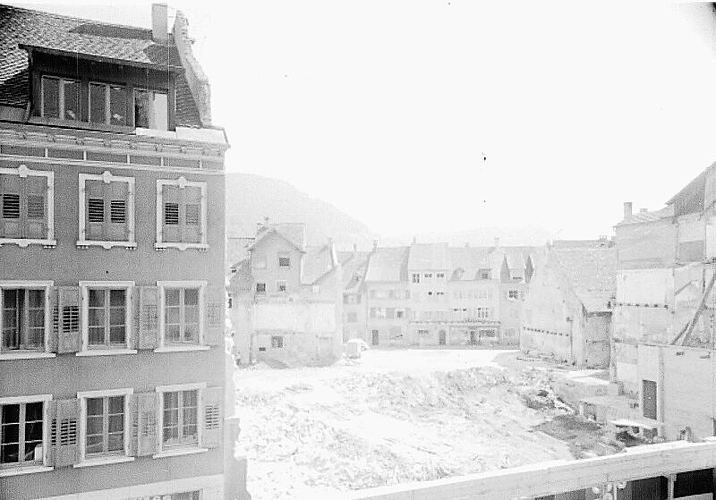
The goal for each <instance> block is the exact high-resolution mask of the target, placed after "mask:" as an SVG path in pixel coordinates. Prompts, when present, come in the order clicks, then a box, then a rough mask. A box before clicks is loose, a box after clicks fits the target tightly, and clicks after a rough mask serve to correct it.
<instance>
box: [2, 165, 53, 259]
mask: <svg viewBox="0 0 716 500" xmlns="http://www.w3.org/2000/svg"><path fill="white" fill-rule="evenodd" d="M0 174H5V175H18V176H20V178H21V179H26V178H27V177H29V176H34V177H45V178H46V179H47V201H46V203H47V237H46V238H41V239H32V238H0V246H2V245H7V244H15V245H18V246H19V247H21V248H25V247H27V246H28V245H43V246H45V247H55V246H57V240H55V174H54V172H47V171H44V170H32V169H30V168H27V165H25V164H22V165H20V166H19V167H17V168H5V167H0Z"/></svg>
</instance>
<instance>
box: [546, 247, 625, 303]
mask: <svg viewBox="0 0 716 500" xmlns="http://www.w3.org/2000/svg"><path fill="white" fill-rule="evenodd" d="M549 253H550V256H551V257H552V259H553V261H554V262H555V264H556V265H557V268H558V269H559V270H560V272H561V273H562V275H563V276H564V277H565V278H566V280H567V282H568V283H569V284H570V285H571V288H572V290H573V291H574V293H575V295H576V296H577V298H579V300H580V301H581V302H582V304H583V305H584V308H585V309H586V310H587V311H589V312H603V311H608V310H609V306H608V303H609V301H610V299H611V298H612V297H613V296H614V294H615V293H616V275H617V249H616V247H614V246H603V245H599V244H592V245H584V246H570V247H552V248H551V249H550V250H549Z"/></svg>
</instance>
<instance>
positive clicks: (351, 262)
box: [341, 252, 370, 291]
mask: <svg viewBox="0 0 716 500" xmlns="http://www.w3.org/2000/svg"><path fill="white" fill-rule="evenodd" d="M369 255H370V254H369V253H368V252H355V253H352V255H351V257H350V259H347V260H345V261H343V260H341V264H342V266H343V267H342V271H343V289H344V290H346V291H350V290H355V289H356V288H357V287H359V286H360V285H361V283H362V282H363V278H364V277H365V271H366V267H367V264H368V256H369Z"/></svg>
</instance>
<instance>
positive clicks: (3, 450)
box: [0, 395, 51, 470]
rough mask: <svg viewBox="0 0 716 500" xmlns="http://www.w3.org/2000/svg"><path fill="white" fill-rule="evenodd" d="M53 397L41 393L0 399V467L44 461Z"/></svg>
mask: <svg viewBox="0 0 716 500" xmlns="http://www.w3.org/2000/svg"><path fill="white" fill-rule="evenodd" d="M50 398H51V396H49V395H42V396H22V397H11V398H2V399H0V470H2V469H7V468H15V467H26V466H41V465H44V464H45V460H46V456H47V442H46V439H45V435H47V434H48V433H47V432H46V431H47V429H46V415H47V413H48V411H49V402H50Z"/></svg>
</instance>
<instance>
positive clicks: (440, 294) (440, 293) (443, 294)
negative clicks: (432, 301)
mask: <svg viewBox="0 0 716 500" xmlns="http://www.w3.org/2000/svg"><path fill="white" fill-rule="evenodd" d="M435 295H437V296H438V297H444V296H445V292H435Z"/></svg>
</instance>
